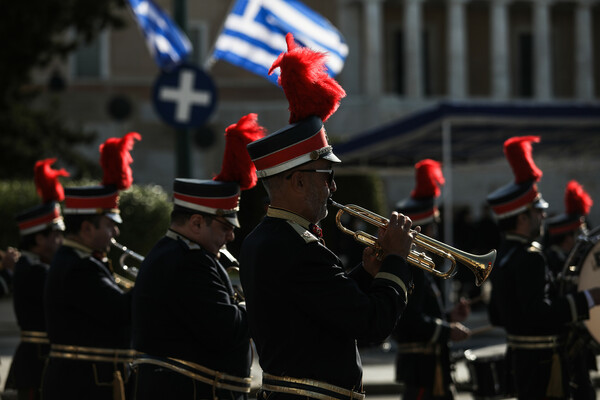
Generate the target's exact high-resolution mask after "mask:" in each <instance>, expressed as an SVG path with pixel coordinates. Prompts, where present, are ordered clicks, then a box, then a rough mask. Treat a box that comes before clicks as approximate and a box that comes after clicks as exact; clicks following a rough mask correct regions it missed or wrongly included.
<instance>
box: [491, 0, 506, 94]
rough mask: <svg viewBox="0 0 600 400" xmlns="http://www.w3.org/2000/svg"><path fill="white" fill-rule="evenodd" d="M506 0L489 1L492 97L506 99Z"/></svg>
mask: <svg viewBox="0 0 600 400" xmlns="http://www.w3.org/2000/svg"><path fill="white" fill-rule="evenodd" d="M508 23H509V22H508V1H507V0H491V1H490V26H491V35H490V37H491V43H490V62H491V64H492V66H491V67H492V76H491V79H492V97H493V98H494V99H498V100H506V99H508V95H509V93H510V53H509V48H508V27H509V25H508Z"/></svg>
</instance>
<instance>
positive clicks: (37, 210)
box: [15, 202, 65, 236]
mask: <svg viewBox="0 0 600 400" xmlns="http://www.w3.org/2000/svg"><path fill="white" fill-rule="evenodd" d="M15 219H16V221H17V225H18V226H19V234H20V235H21V236H25V235H30V234H32V233H36V232H40V231H43V230H45V229H47V228H51V229H52V230H57V231H64V230H65V223H64V221H63V217H62V215H61V213H60V205H59V204H58V203H57V202H50V203H46V204H41V205H38V206H35V207H32V208H29V209H27V210H25V211H23V212H22V213H20V214H19V215H17V216H16V218H15Z"/></svg>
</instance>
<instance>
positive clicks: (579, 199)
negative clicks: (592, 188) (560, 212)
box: [565, 181, 594, 215]
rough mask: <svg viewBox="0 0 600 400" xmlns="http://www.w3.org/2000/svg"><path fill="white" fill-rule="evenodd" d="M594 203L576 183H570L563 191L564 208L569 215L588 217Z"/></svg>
mask: <svg viewBox="0 0 600 400" xmlns="http://www.w3.org/2000/svg"><path fill="white" fill-rule="evenodd" d="M593 204H594V202H593V201H592V198H591V197H590V195H589V194H588V193H587V192H586V191H585V190H583V186H581V185H580V184H579V183H578V182H577V181H570V182H569V183H568V184H567V189H566V190H565V206H566V212H567V214H569V215H573V214H578V215H588V214H589V213H590V208H592V205H593Z"/></svg>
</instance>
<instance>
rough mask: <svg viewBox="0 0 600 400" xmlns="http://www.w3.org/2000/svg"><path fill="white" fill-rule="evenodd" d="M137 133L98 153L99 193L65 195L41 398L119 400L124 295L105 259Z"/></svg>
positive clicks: (126, 351) (50, 285) (48, 292)
mask: <svg viewBox="0 0 600 400" xmlns="http://www.w3.org/2000/svg"><path fill="white" fill-rule="evenodd" d="M135 139H137V140H140V139H141V137H140V135H139V134H138V133H135V132H131V133H128V134H127V135H125V137H123V138H122V139H119V138H110V139H108V140H107V141H106V142H105V143H103V144H102V145H101V146H100V153H101V156H100V163H101V165H102V167H103V170H104V176H103V180H102V185H100V186H86V187H67V188H65V202H64V210H63V213H64V219H65V226H66V236H65V240H64V242H63V244H62V246H61V247H60V248H59V250H58V252H57V253H56V255H55V257H54V259H53V260H52V263H51V266H50V270H49V271H48V277H47V280H46V287H45V295H44V300H45V304H46V321H47V329H48V337H49V339H50V355H49V360H48V364H47V366H46V370H45V373H44V378H43V385H42V398H43V399H44V400H52V399H62V400H64V399H73V400H81V399H121V398H124V396H125V384H126V383H127V382H128V378H129V363H130V362H131V361H132V351H131V350H130V323H131V293H130V292H129V293H125V292H123V291H122V290H121V288H119V286H118V285H117V284H116V282H115V279H114V277H113V275H112V271H111V266H110V262H109V260H108V259H107V257H106V252H107V251H108V250H109V249H110V246H111V239H112V238H113V237H115V236H118V234H119V228H118V226H117V224H120V223H121V222H122V219H121V216H120V215H119V208H118V199H119V190H122V189H126V188H128V187H129V186H130V185H131V183H132V181H133V179H132V177H131V168H130V166H129V164H130V163H131V162H132V161H133V160H132V159H131V156H130V154H129V150H131V149H132V147H133V142H134V140H135Z"/></svg>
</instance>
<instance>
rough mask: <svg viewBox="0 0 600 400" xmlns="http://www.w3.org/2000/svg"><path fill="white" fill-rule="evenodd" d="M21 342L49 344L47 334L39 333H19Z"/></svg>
mask: <svg viewBox="0 0 600 400" xmlns="http://www.w3.org/2000/svg"><path fill="white" fill-rule="evenodd" d="M21 342H23V343H39V344H49V343H50V340H48V334H47V333H46V332H41V331H21Z"/></svg>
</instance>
